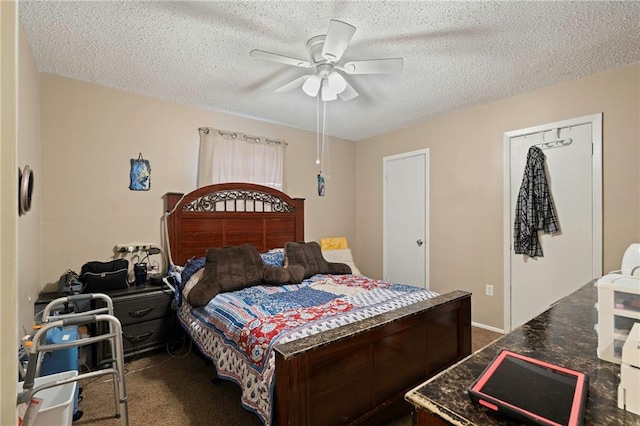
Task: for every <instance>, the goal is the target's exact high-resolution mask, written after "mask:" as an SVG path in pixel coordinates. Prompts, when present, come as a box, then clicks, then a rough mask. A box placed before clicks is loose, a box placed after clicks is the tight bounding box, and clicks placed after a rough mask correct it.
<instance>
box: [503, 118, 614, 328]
mask: <svg viewBox="0 0 640 426" xmlns="http://www.w3.org/2000/svg"><path fill="white" fill-rule="evenodd" d="M601 134H602V132H601V115H596V116H589V117H583V118H580V119H575V120H569V121H566V122H558V123H551V124H548V125H543V126H538V127H536V128H530V129H523V130H520V131H516V132H510V133H508V134H507V135H505V151H508V152H505V161H508V162H509V171H508V173H509V176H508V179H505V180H506V181H508V182H509V188H508V196H507V197H506V198H505V201H506V207H508V209H509V215H508V220H506V221H507V223H506V224H505V234H506V235H508V236H509V241H508V247H509V249H508V250H509V253H508V257H506V258H505V264H506V267H505V330H510V329H513V328H515V327H517V326H519V325H521V324H523V323H525V322H527V321H528V320H530V319H531V318H533V317H535V316H536V315H538V314H540V313H541V312H543V311H545V310H546V309H547V308H548V307H549V306H550V305H551V304H553V303H555V302H556V301H558V300H559V299H561V298H562V297H564V296H566V295H568V294H570V293H572V292H573V291H575V290H577V289H578V288H580V287H581V286H583V285H584V284H586V283H587V282H589V281H590V280H591V279H593V278H596V277H599V276H601V275H602V196H601V194H602V177H601V156H600V152H601ZM555 140H565V142H566V141H568V140H570V142H571V143H569V144H558V145H557V147H553V148H552V147H548V146H545V144H544V143H545V142H546V141H555ZM532 145H540V146H541V148H542V149H543V153H544V154H545V157H546V169H547V178H548V184H549V188H550V191H551V194H552V197H553V200H554V202H555V206H556V211H557V215H558V221H559V224H560V232H558V233H555V234H544V233H542V232H539V234H538V235H539V239H540V243H541V246H542V250H543V255H544V256H543V257H535V258H533V257H529V256H527V255H523V254H515V253H514V250H513V224H514V220H515V205H516V202H517V198H518V192H519V190H520V186H521V183H522V176H523V173H524V168H525V164H526V159H527V152H528V150H529V148H530V147H531V146H532ZM551 146H553V145H551ZM507 154H508V157H507ZM506 217H507V216H506V215H505V219H506ZM507 228H508V230H507ZM509 296H510V299H509Z"/></svg>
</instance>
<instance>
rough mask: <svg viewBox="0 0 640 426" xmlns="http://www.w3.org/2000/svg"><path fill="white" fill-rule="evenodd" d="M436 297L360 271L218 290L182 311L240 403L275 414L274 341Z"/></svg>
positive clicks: (265, 415)
mask: <svg viewBox="0 0 640 426" xmlns="http://www.w3.org/2000/svg"><path fill="white" fill-rule="evenodd" d="M434 296H437V294H436V293H433V292H431V291H429V290H425V289H421V288H417V287H413V286H408V285H402V284H394V283H388V282H384V281H379V280H374V279H371V278H367V277H364V276H355V275H314V276H313V277H311V278H310V279H308V280H305V281H303V282H302V283H301V284H293V285H282V286H265V285H258V286H254V287H248V288H245V289H242V290H239V291H234V292H229V293H220V294H218V295H217V296H215V297H214V298H213V299H211V301H209V303H208V304H207V305H205V306H202V307H199V308H195V309H194V308H192V307H191V306H189V304H188V303H187V302H186V300H183V301H182V304H181V305H180V308H179V310H178V312H179V318H180V321H181V322H182V324H183V326H184V327H185V328H186V329H187V331H188V332H189V334H190V335H191V336H192V338H193V340H194V341H195V342H196V344H197V345H198V346H199V347H200V349H201V350H202V352H203V353H205V354H206V355H207V356H209V357H210V358H211V359H212V361H213V362H214V365H215V366H216V369H217V372H218V375H219V376H220V377H221V378H226V379H230V380H232V381H234V382H236V383H237V384H238V385H239V386H240V387H241V389H242V405H243V406H244V407H245V408H247V409H249V410H251V411H254V412H255V413H256V414H257V415H258V416H259V417H260V419H261V420H262V421H263V422H264V424H265V425H270V424H271V420H272V408H273V407H272V400H273V390H274V383H273V382H274V372H275V355H274V352H273V348H274V346H275V345H277V344H280V343H286V342H290V341H293V340H295V339H299V338H302V337H306V336H310V335H313V334H316V333H320V332H322V331H326V330H329V329H332V328H336V327H340V326H342V325H346V324H350V323H354V322H357V321H360V320H362V319H364V318H369V317H372V316H375V315H378V314H381V313H384V312H389V311H392V310H394V309H398V308H400V307H403V306H407V305H410V304H413V303H416V302H419V301H422V300H426V299H429V298H431V297H434Z"/></svg>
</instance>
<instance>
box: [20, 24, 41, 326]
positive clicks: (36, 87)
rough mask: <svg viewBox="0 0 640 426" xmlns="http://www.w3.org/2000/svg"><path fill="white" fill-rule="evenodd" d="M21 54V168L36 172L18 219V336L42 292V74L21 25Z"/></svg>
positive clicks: (31, 315)
mask: <svg viewBox="0 0 640 426" xmlns="http://www.w3.org/2000/svg"><path fill="white" fill-rule="evenodd" d="M19 49H20V51H19V55H18V68H19V71H18V75H19V76H20V77H19V81H18V167H20V168H21V169H24V166H25V165H29V168H30V169H31V170H33V176H34V192H33V198H32V202H31V210H30V211H29V212H28V213H27V214H25V215H23V216H20V217H19V218H18V265H17V266H18V295H17V296H18V334H19V335H20V336H23V335H24V330H27V333H30V332H31V326H32V325H33V313H34V312H33V302H34V301H35V300H36V299H37V298H38V293H39V292H40V290H42V287H43V286H44V283H43V281H42V214H41V208H42V167H41V166H40V163H41V161H40V73H39V72H38V68H37V67H36V64H35V61H34V60H33V55H32V53H31V48H30V47H29V44H28V43H27V41H26V39H25V37H24V33H23V31H22V26H20V34H19Z"/></svg>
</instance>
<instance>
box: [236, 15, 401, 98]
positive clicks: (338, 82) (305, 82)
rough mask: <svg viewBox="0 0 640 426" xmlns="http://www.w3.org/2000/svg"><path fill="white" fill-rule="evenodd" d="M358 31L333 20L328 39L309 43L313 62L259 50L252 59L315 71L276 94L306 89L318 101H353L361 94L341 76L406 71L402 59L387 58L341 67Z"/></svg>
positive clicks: (317, 38) (322, 36)
mask: <svg viewBox="0 0 640 426" xmlns="http://www.w3.org/2000/svg"><path fill="white" fill-rule="evenodd" d="M355 31H356V27H354V26H353V25H349V24H347V23H346V22H342V21H337V20H335V19H334V20H331V22H330V23H329V29H328V30H327V34H326V35H318V36H315V37H312V38H310V39H309V41H307V53H308V54H309V58H310V61H304V60H301V59H296V58H291V57H289V56H283V55H279V54H277V53H271V52H265V51H264V50H258V49H254V50H252V51H251V52H249V55H250V56H253V57H255V58H260V59H266V60H268V61H273V62H279V63H282V64H286V65H292V66H294V67H300V68H311V69H314V72H313V73H312V74H308V75H303V76H302V77H299V78H297V79H295V80H293V81H292V82H290V83H287V84H285V85H284V86H282V87H279V88H278V89H276V90H275V92H278V93H282V92H288V91H290V90H293V89H295V88H297V87H300V86H302V90H303V91H304V93H306V94H307V95H309V96H311V97H316V96H318V93H320V96H321V99H322V100H323V101H325V102H326V101H332V100H335V99H337V97H338V96H339V97H340V99H342V100H343V101H349V100H351V99H354V98H355V97H357V96H358V92H356V90H355V89H354V88H353V87H352V86H351V85H350V84H349V82H348V81H347V80H346V79H345V78H344V76H343V75H342V74H341V73H340V72H344V73H346V74H392V73H397V72H400V71H402V63H403V59H402V58H387V59H371V60H365V61H351V62H347V63H345V64H342V65H341V64H340V59H342V54H343V53H344V51H345V50H346V49H347V47H348V46H349V42H350V41H351V38H352V37H353V34H354V33H355Z"/></svg>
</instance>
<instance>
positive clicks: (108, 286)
mask: <svg viewBox="0 0 640 426" xmlns="http://www.w3.org/2000/svg"><path fill="white" fill-rule="evenodd" d="M80 275H81V276H82V281H83V282H84V284H85V287H84V289H83V291H82V292H83V293H102V292H105V291H111V290H122V289H125V288H127V287H129V281H128V280H127V277H128V275H129V261H128V260H127V259H116V260H112V261H109V262H98V261H93V262H87V263H85V264H84V265H82V269H81V271H80Z"/></svg>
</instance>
